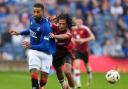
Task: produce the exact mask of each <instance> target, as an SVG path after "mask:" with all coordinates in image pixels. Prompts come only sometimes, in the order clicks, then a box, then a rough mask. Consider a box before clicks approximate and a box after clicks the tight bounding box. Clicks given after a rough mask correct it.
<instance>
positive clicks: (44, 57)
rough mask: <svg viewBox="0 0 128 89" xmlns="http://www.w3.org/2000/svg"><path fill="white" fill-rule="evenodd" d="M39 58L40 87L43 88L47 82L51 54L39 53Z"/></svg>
mask: <svg viewBox="0 0 128 89" xmlns="http://www.w3.org/2000/svg"><path fill="white" fill-rule="evenodd" d="M40 59H41V69H40V75H41V76H40V81H39V84H40V89H44V86H45V85H46V84H47V79H48V74H49V71H50V68H51V66H52V61H53V58H52V55H48V54H46V53H43V52H42V53H40Z"/></svg>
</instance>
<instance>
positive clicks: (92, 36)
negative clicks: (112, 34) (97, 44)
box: [81, 28, 95, 42]
mask: <svg viewBox="0 0 128 89" xmlns="http://www.w3.org/2000/svg"><path fill="white" fill-rule="evenodd" d="M87 32H88V33H89V37H87V38H81V39H82V40H83V41H84V42H88V41H91V40H95V36H94V34H93V33H92V32H91V30H90V29H89V28H87Z"/></svg>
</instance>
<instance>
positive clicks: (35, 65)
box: [28, 50, 41, 89]
mask: <svg viewBox="0 0 128 89" xmlns="http://www.w3.org/2000/svg"><path fill="white" fill-rule="evenodd" d="M37 54H38V53H36V51H34V50H29V51H28V58H29V61H28V64H29V70H30V73H31V82H32V89H39V84H38V72H39V70H40V66H41V64H40V58H39V57H38V55H37Z"/></svg>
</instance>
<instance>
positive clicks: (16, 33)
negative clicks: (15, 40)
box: [9, 30, 20, 35]
mask: <svg viewBox="0 0 128 89" xmlns="http://www.w3.org/2000/svg"><path fill="white" fill-rule="evenodd" d="M9 32H10V33H11V34H12V35H20V32H19V31H16V30H9Z"/></svg>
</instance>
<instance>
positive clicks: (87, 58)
mask: <svg viewBox="0 0 128 89" xmlns="http://www.w3.org/2000/svg"><path fill="white" fill-rule="evenodd" d="M82 56H83V60H84V63H85V66H86V70H87V76H88V81H87V86H89V85H90V82H91V80H92V70H91V67H90V65H89V57H88V53H87V52H85V53H83V54H82Z"/></svg>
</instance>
